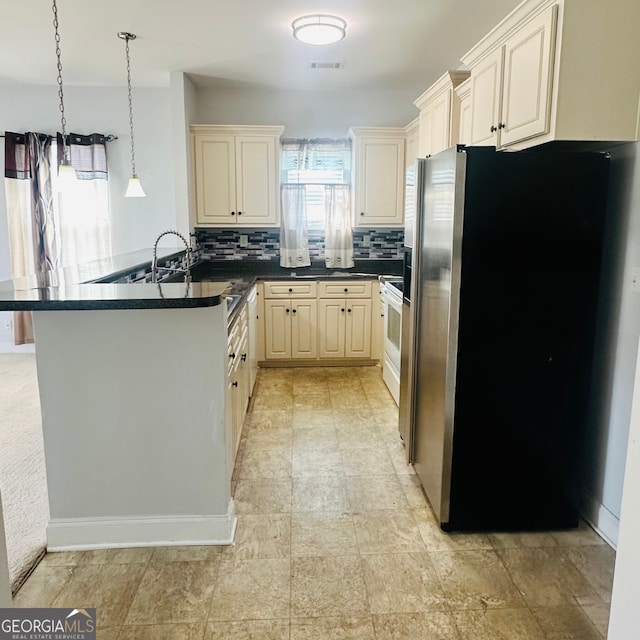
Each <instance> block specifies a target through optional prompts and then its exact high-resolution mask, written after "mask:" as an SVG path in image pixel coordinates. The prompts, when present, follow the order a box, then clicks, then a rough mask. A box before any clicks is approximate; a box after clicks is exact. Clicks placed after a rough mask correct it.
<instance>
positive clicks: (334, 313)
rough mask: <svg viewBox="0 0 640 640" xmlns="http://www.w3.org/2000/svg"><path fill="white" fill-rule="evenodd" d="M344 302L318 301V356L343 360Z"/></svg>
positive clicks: (345, 310)
mask: <svg viewBox="0 0 640 640" xmlns="http://www.w3.org/2000/svg"><path fill="white" fill-rule="evenodd" d="M346 313H347V307H346V300H323V299H320V300H318V355H319V356H320V357H321V358H344V355H345V353H344V331H345V321H346Z"/></svg>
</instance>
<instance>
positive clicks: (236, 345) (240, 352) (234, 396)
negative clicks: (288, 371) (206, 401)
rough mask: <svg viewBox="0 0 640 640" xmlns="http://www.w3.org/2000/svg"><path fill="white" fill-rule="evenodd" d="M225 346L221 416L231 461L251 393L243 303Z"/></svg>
mask: <svg viewBox="0 0 640 640" xmlns="http://www.w3.org/2000/svg"><path fill="white" fill-rule="evenodd" d="M227 345H228V353H227V355H228V363H227V397H226V403H227V410H226V412H225V415H226V421H227V430H228V432H229V434H230V438H229V442H230V448H231V451H230V454H231V460H235V458H236V454H237V453H238V446H239V444H240V437H241V435H242V426H243V424H244V418H245V415H246V413H247V406H248V404H249V396H250V395H251V376H250V370H249V364H250V362H249V357H250V351H249V322H248V305H247V304H246V303H245V305H244V308H243V309H241V310H240V313H239V314H238V315H237V317H236V319H235V321H234V322H233V324H232V325H231V327H230V329H229V337H228V342H227Z"/></svg>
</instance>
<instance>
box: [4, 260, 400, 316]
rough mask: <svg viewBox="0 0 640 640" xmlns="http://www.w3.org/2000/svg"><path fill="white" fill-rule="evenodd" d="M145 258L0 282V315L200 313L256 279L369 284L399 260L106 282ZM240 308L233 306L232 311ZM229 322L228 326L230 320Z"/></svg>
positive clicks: (247, 266)
mask: <svg viewBox="0 0 640 640" xmlns="http://www.w3.org/2000/svg"><path fill="white" fill-rule="evenodd" d="M182 251H184V250H182ZM159 253H160V255H161V256H162V257H168V256H172V255H179V254H180V253H181V251H180V250H179V249H162V250H161V251H160V252H159ZM150 254H151V250H142V251H137V252H132V253H129V254H124V255H122V256H115V257H113V258H109V259H107V260H97V261H94V262H93V263H87V264H86V265H79V266H78V267H75V268H71V269H64V270H60V271H56V272H50V273H49V274H48V275H47V279H46V282H45V281H43V280H42V279H39V278H38V277H36V276H30V277H26V278H18V279H15V280H9V281H6V282H1V283H0V311H44V310H50V311H55V310H79V311H80V310H100V309H105V310H107V309H163V308H189V307H206V306H215V305H217V304H220V301H221V299H222V297H223V295H224V294H225V293H232V294H236V295H239V296H241V298H242V297H244V296H245V295H246V294H247V292H248V291H249V289H250V288H251V286H252V285H253V284H254V283H255V282H256V281H257V280H259V279H260V280H274V279H285V280H289V279H291V278H308V279H318V280H323V279H331V278H337V279H365V278H366V279H371V278H377V277H378V276H380V275H390V276H397V275H399V274H400V273H401V272H402V261H400V260H360V261H356V265H355V267H353V268H352V269H327V268H326V267H325V266H324V263H322V262H319V263H314V264H312V265H311V266H310V267H300V268H296V269H293V270H291V269H285V268H283V267H280V265H279V264H278V263H277V262H273V261H230V260H227V261H202V262H200V263H199V264H197V265H195V266H194V267H193V268H192V270H191V274H192V282H191V283H189V285H187V284H186V283H184V282H181V279H182V276H180V275H176V276H175V277H174V278H172V279H170V280H167V281H165V282H163V283H159V284H151V283H135V284H116V283H109V282H107V280H108V279H110V278H115V277H119V276H121V275H122V274H125V273H127V272H129V271H133V270H135V269H140V268H144V267H145V266H148V264H149V262H150V260H145V259H144V258H148V257H149V256H150ZM110 270H112V271H110ZM87 280H89V282H87ZM95 280H101V282H95ZM240 306H241V305H239V304H238V305H236V308H239V307H240ZM229 321H230V322H231V321H233V315H232V316H230V318H229Z"/></svg>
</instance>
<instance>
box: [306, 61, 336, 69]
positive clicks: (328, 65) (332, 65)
mask: <svg viewBox="0 0 640 640" xmlns="http://www.w3.org/2000/svg"><path fill="white" fill-rule="evenodd" d="M343 67H344V62H310V63H309V69H342V68H343Z"/></svg>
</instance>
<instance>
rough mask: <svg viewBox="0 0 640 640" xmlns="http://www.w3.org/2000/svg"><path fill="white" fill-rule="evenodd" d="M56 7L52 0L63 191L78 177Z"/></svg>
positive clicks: (60, 170) (61, 184)
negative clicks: (70, 138)
mask: <svg viewBox="0 0 640 640" xmlns="http://www.w3.org/2000/svg"><path fill="white" fill-rule="evenodd" d="M58 26H59V25H58V5H57V4H56V0H53V28H54V31H55V39H56V58H57V61H58V65H57V66H58V78H57V82H58V98H60V105H59V108H60V126H61V128H62V161H61V162H60V166H59V167H58V188H59V189H64V188H65V187H66V186H68V185H70V184H73V183H74V182H77V180H78V176H77V175H76V171H75V169H74V168H73V167H72V166H71V152H70V149H69V144H68V139H67V119H66V118H65V115H64V89H63V86H62V52H61V51H60V33H59V32H58Z"/></svg>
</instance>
